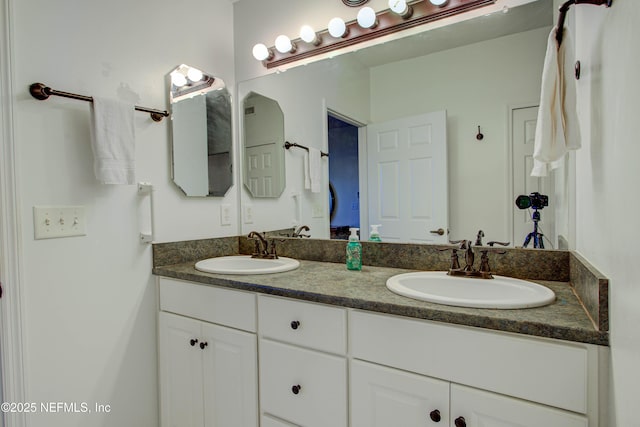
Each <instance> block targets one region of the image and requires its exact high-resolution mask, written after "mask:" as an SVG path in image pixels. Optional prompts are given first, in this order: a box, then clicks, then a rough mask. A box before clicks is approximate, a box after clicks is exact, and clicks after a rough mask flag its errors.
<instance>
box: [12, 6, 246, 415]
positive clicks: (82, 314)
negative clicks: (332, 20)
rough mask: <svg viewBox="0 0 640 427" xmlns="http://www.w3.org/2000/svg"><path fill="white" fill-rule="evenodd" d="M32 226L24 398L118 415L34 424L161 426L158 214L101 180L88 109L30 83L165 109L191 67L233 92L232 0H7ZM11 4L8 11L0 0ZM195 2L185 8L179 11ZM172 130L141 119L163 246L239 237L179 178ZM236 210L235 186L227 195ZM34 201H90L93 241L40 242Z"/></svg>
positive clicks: (141, 173)
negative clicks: (103, 407)
mask: <svg viewBox="0 0 640 427" xmlns="http://www.w3.org/2000/svg"><path fill="white" fill-rule="evenodd" d="M7 1H8V4H9V6H10V9H9V10H11V11H12V16H11V17H10V22H11V33H12V35H13V39H12V50H13V61H12V68H13V71H14V84H13V91H14V93H15V99H14V100H13V106H14V112H15V144H16V147H17V155H18V163H17V165H16V168H17V170H18V179H19V198H20V205H19V209H20V211H21V218H22V223H21V226H20V232H21V239H22V247H21V251H22V253H21V255H22V266H23V270H24V271H23V276H22V286H23V298H24V304H23V313H22V317H23V320H24V325H23V327H24V334H25V369H26V372H27V378H26V388H27V391H26V399H27V401H30V402H87V403H89V404H90V405H93V404H94V403H102V404H108V405H111V412H110V413H109V414H97V413H93V414H87V415H80V414H74V413H58V414H48V415H47V414H42V413H37V414H33V415H30V416H29V417H28V418H29V424H28V425H29V426H43V427H44V426H46V427H56V426H65V427H69V426H82V427H87V426H107V425H109V426H116V425H119V426H148V427H156V426H157V425H158V405H157V375H156V292H155V284H154V279H153V278H152V276H151V248H150V246H148V245H141V244H140V243H139V242H138V232H139V220H140V219H141V218H147V216H148V214H149V212H148V211H147V210H145V209H148V208H147V207H146V205H145V204H144V203H143V202H142V201H141V200H140V199H139V196H138V195H137V191H136V186H106V185H100V184H98V183H97V181H96V180H95V178H94V177H93V167H92V153H91V147H90V136H89V134H90V133H89V130H90V119H89V104H88V103H86V102H82V101H76V100H67V99H63V98H60V97H53V98H51V99H49V100H47V101H45V102H41V101H36V100H34V99H33V98H31V97H30V96H29V94H28V91H27V89H28V86H29V84H31V83H32V82H36V81H41V82H43V83H45V84H48V85H50V86H51V87H53V88H54V89H59V90H65V91H69V92H75V93H79V94H86V95H92V96H106V97H112V98H119V99H122V100H127V101H132V102H134V103H136V104H138V105H143V106H147V107H152V108H160V109H165V108H168V105H167V94H166V88H165V85H166V82H165V74H166V73H167V72H168V71H169V70H171V69H172V68H174V67H175V66H176V65H178V64H180V63H187V64H191V65H194V66H197V67H200V68H202V69H203V70H205V71H207V72H209V73H211V74H213V75H216V76H220V77H222V78H223V79H224V80H225V82H226V83H227V84H228V85H229V86H231V87H233V86H234V85H235V81H234V65H233V40H232V35H233V24H232V4H231V3H230V2H229V1H228V0H207V1H204V0H192V1H190V2H188V4H183V3H181V4H176V3H175V2H170V1H166V0H162V1H151V0H138V1H135V2H130V1H124V0H114V1H108V2H86V1H82V0H64V1H56V2H51V1H46V0H7ZM2 4H3V5H4V2H2ZM182 6H184V7H185V10H184V11H183V10H181V7H182ZM168 129H169V121H168V120H164V121H163V122H162V123H159V124H158V123H155V122H153V121H151V120H150V118H149V115H148V114H144V113H136V115H135V131H136V144H137V147H136V159H137V179H138V180H140V181H150V182H152V183H153V184H154V186H155V188H156V191H155V194H154V196H155V208H156V211H155V220H156V239H157V240H158V241H172V240H187V239H193V238H204V237H213V236H224V235H235V234H237V223H236V222H235V221H234V224H233V225H232V226H229V227H225V228H223V227H220V225H219V224H220V219H219V215H220V212H219V211H220V208H219V206H220V203H222V202H223V199H209V198H208V199H187V198H185V197H184V196H182V195H181V193H180V191H179V190H178V188H177V187H176V186H175V185H173V183H171V181H170V176H169V170H170V167H169V166H170V160H169V158H170V157H169V138H168V135H169V133H168V132H169V131H168ZM224 203H228V204H230V205H231V206H232V207H233V209H234V212H235V206H236V204H237V189H232V190H231V191H230V192H229V193H228V196H227V197H226V198H225V199H224ZM34 205H83V206H85V207H86V213H87V226H86V229H87V235H86V236H84V237H72V238H64V239H52V240H38V241H36V240H34V238H33V218H32V207H33V206H34Z"/></svg>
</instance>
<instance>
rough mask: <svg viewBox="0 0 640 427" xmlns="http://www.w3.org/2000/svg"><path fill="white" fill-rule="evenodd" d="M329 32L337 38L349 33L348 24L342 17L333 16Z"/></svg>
mask: <svg viewBox="0 0 640 427" xmlns="http://www.w3.org/2000/svg"><path fill="white" fill-rule="evenodd" d="M329 34H331V36H332V37H335V38H337V39H339V38H341V37H345V36H346V35H347V24H345V23H344V21H343V20H342V18H333V19H332V20H331V21H329Z"/></svg>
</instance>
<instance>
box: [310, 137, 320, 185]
mask: <svg viewBox="0 0 640 427" xmlns="http://www.w3.org/2000/svg"><path fill="white" fill-rule="evenodd" d="M321 156H322V154H321V153H320V150H318V149H317V148H313V147H309V179H310V180H311V192H312V193H319V192H320V184H321V183H320V180H321V176H322V169H321V168H322V165H321V163H320V158H321Z"/></svg>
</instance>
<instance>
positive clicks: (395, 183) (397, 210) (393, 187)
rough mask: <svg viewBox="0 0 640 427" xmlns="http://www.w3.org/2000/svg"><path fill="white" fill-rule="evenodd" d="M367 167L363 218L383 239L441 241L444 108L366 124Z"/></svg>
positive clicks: (445, 203)
mask: <svg viewBox="0 0 640 427" xmlns="http://www.w3.org/2000/svg"><path fill="white" fill-rule="evenodd" d="M367 169H368V172H367V173H368V179H367V183H368V197H369V201H368V204H369V224H381V225H382V227H381V228H380V236H381V237H382V240H383V241H387V242H416V243H446V242H447V227H448V207H449V204H448V197H447V187H448V182H447V113H446V111H437V112H433V113H428V114H421V115H418V116H412V117H405V118H401V119H397V120H392V121H388V122H381V123H374V124H372V125H369V126H368V127H367ZM365 226H368V224H363V228H364V227H365ZM363 235H368V234H365V233H364V230H363Z"/></svg>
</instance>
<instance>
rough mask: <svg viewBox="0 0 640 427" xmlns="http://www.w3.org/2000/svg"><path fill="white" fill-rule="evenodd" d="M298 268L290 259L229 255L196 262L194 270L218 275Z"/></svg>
mask: <svg viewBox="0 0 640 427" xmlns="http://www.w3.org/2000/svg"><path fill="white" fill-rule="evenodd" d="M299 266H300V262H299V261H298V260H295V259H292V258H285V257H280V258H278V259H263V258H251V256H249V255H231V256H222V257H216V258H209V259H205V260H202V261H198V262H197V263H196V270H200V271H204V272H205V273H218V274H270V273H282V272H283V271H290V270H295V269H296V268H298V267H299Z"/></svg>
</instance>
